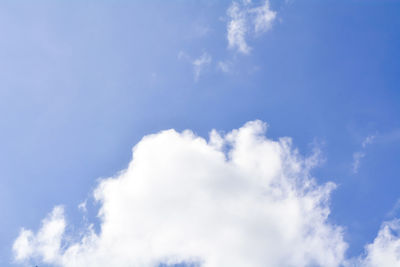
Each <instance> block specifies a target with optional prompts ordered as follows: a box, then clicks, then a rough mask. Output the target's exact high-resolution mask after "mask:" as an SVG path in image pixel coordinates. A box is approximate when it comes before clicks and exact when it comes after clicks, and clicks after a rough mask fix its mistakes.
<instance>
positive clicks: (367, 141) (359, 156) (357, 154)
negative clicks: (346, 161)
mask: <svg viewBox="0 0 400 267" xmlns="http://www.w3.org/2000/svg"><path fill="white" fill-rule="evenodd" d="M374 140H375V135H369V136H367V137H366V138H365V139H364V140H363V142H362V143H361V150H360V151H357V152H354V153H353V164H352V169H353V173H358V169H359V168H360V162H361V159H362V158H364V157H365V155H366V153H365V148H366V147H367V146H368V145H370V144H372V143H373V141H374Z"/></svg>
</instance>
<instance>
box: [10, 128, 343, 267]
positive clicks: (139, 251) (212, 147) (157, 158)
mask: <svg viewBox="0 0 400 267" xmlns="http://www.w3.org/2000/svg"><path fill="white" fill-rule="evenodd" d="M265 130H266V125H265V124H264V123H262V122H260V121H253V122H249V123H247V124H245V125H244V126H243V127H241V128H240V129H237V130H233V131H231V132H230V133H228V134H225V135H221V134H219V133H217V132H216V131H212V132H211V133H210V138H209V140H208V141H207V140H205V139H203V138H201V137H198V136H196V135H194V134H193V133H192V132H191V131H184V132H182V133H178V132H176V131H174V130H167V131H162V132H160V133H157V134H153V135H148V136H145V137H144V138H143V139H142V140H141V141H140V142H139V143H138V144H137V145H136V146H135V147H134V148H133V157H132V161H131V163H130V164H129V167H128V168H127V169H126V170H124V171H122V172H121V173H119V174H118V175H117V176H116V177H113V178H108V179H104V180H102V181H101V182H100V183H99V185H98V187H97V188H96V190H95V191H94V197H95V199H96V200H97V201H99V203H100V204H101V208H100V210H99V213H98V216H99V220H100V230H99V231H98V233H97V232H95V231H94V230H93V227H88V229H86V231H85V232H86V233H85V234H83V236H80V237H79V238H78V239H77V237H73V236H71V235H70V234H66V233H65V227H66V224H67V223H66V219H65V217H64V215H63V209H62V208H60V207H56V208H55V209H54V210H53V212H52V213H51V214H50V215H49V216H48V218H46V219H45V220H44V221H43V223H42V227H41V229H40V230H39V231H38V232H37V233H36V234H34V233H33V232H32V231H30V230H25V229H23V230H22V231H21V233H20V235H19V237H18V238H17V239H16V241H15V243H14V246H13V249H14V253H15V259H16V260H17V261H19V262H24V261H25V262H29V260H32V259H35V260H36V261H43V262H45V263H48V264H51V265H54V266H68V267H80V266H82V267H87V266H96V267H97V266H121V267H124V266H141V267H145V266H157V265H158V264H159V263H166V264H175V263H180V262H197V263H200V264H201V266H204V267H220V266H232V267H234V266H255V267H257V266H260V267H261V266H262V267H264V266H315V265H317V266H327V267H330V266H339V265H340V264H341V263H342V262H343V260H344V253H345V250H346V247H347V245H346V243H345V242H344V241H343V237H342V229H341V228H340V227H338V226H335V225H332V224H331V223H329V221H328V215H329V207H328V200H329V195H330V191H331V190H332V189H333V188H334V185H333V184H332V183H327V184H324V185H317V184H316V182H315V181H314V180H313V179H312V177H310V174H309V170H310V168H311V167H312V166H313V165H314V163H315V162H317V161H318V160H317V159H316V157H318V156H314V157H312V158H304V157H302V156H301V155H299V153H298V152H297V151H296V150H295V149H293V148H292V146H291V140H290V139H289V138H281V139H279V140H277V141H274V140H271V139H268V138H266V137H265V135H264V134H265ZM72 240H75V241H72Z"/></svg>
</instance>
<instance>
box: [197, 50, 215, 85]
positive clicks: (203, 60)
mask: <svg viewBox="0 0 400 267" xmlns="http://www.w3.org/2000/svg"><path fill="white" fill-rule="evenodd" d="M211 61H212V58H211V56H210V55H209V54H208V53H207V52H204V53H203V54H202V55H201V56H200V57H199V58H197V59H195V60H193V62H192V64H193V68H194V79H195V81H197V80H198V79H199V77H200V74H201V72H202V71H203V69H204V68H205V67H206V66H207V65H209V64H210V63H211Z"/></svg>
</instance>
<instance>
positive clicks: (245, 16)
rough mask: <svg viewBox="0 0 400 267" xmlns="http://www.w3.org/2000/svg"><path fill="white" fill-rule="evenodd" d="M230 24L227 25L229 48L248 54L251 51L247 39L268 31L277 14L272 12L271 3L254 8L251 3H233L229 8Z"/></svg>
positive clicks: (267, 2) (266, 2)
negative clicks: (249, 36) (251, 35)
mask: <svg viewBox="0 0 400 267" xmlns="http://www.w3.org/2000/svg"><path fill="white" fill-rule="evenodd" d="M227 14H228V16H229V22H228V25H227V39H228V47H229V48H232V49H237V51H239V52H241V53H244V54H248V53H249V52H250V50H251V48H250V46H249V45H248V44H247V41H246V37H247V36H248V35H249V34H260V33H263V32H266V31H268V30H269V29H270V28H271V26H272V22H273V21H274V20H275V18H276V12H275V11H273V10H271V8H270V5H269V1H268V0H266V1H265V2H264V4H263V5H261V6H255V7H253V5H252V3H251V1H243V2H242V3H238V2H233V3H232V4H231V6H230V7H229V8H228V11H227Z"/></svg>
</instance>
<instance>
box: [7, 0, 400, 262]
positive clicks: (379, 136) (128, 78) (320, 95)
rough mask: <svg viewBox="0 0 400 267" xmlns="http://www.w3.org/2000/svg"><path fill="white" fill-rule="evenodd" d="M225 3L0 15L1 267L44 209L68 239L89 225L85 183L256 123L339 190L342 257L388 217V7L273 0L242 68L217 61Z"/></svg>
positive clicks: (399, 53)
mask: <svg viewBox="0 0 400 267" xmlns="http://www.w3.org/2000/svg"><path fill="white" fill-rule="evenodd" d="M232 3H233V2H231V1H206V0H204V1H168V3H167V2H164V1H147V2H145V1H112V2H111V1H57V2H53V1H35V3H33V2H28V1H18V2H13V1H4V2H2V3H1V4H0V33H1V36H2V37H1V41H0V110H1V112H0V116H1V118H0V129H1V131H0V145H1V148H2V149H1V153H0V170H1V175H0V210H1V211H2V213H3V214H2V218H3V219H2V220H0V265H2V266H19V264H12V263H11V262H12V261H13V252H12V245H13V242H14V240H15V239H16V238H17V237H18V235H19V233H20V229H21V227H24V228H25V229H32V230H33V231H36V230H38V229H39V228H40V224H41V220H42V219H43V218H44V217H46V214H48V213H49V212H50V211H51V210H52V209H53V207H54V206H56V205H64V207H65V214H66V217H67V218H68V221H69V222H70V224H69V226H68V227H69V228H68V231H71V232H74V230H75V231H77V229H80V227H81V226H82V225H83V224H84V223H85V222H84V221H85V220H89V221H91V222H93V223H94V224H95V225H98V224H99V219H98V218H96V213H97V211H98V209H99V204H98V203H97V204H96V203H94V201H93V199H92V197H91V195H92V191H93V190H94V189H95V188H96V187H97V185H98V182H99V179H100V178H106V177H111V176H115V175H117V174H118V172H119V171H120V170H123V169H125V168H127V167H128V164H129V162H130V161H131V157H132V147H133V146H134V145H135V144H137V143H138V142H139V141H140V140H141V138H142V137H143V136H146V135H148V134H153V133H157V132H159V131H161V130H164V129H171V128H172V129H175V130H176V131H178V132H181V131H183V130H185V129H191V130H192V131H193V132H194V133H195V134H196V135H198V136H201V137H204V138H208V133H209V132H210V131H211V130H212V129H216V130H218V131H221V132H225V133H228V132H230V131H231V130H232V129H238V128H240V127H242V126H243V125H244V124H245V123H246V122H248V121H253V120H257V119H258V120H261V121H264V122H266V123H267V124H268V130H267V136H268V138H271V139H272V140H277V139H278V138H279V137H283V136H288V137H291V138H292V139H293V147H295V148H298V150H299V152H300V154H302V155H305V156H310V155H312V153H313V151H314V150H315V149H316V148H319V149H320V150H321V156H320V157H321V159H323V160H321V163H320V164H319V165H318V166H316V167H315V168H313V169H312V170H311V174H312V176H313V177H315V179H316V181H317V183H318V184H324V183H326V182H328V181H331V182H334V183H335V184H337V188H336V189H335V190H334V191H333V192H332V193H331V199H330V204H329V207H330V212H331V213H330V215H329V218H328V221H329V223H330V224H334V225H340V226H342V227H343V228H344V233H343V238H344V240H345V242H346V243H347V244H348V249H347V252H346V257H348V258H352V257H357V256H358V255H360V254H362V253H363V251H364V246H365V245H366V244H369V243H372V242H373V241H374V239H375V237H376V236H377V233H378V231H379V229H380V227H381V225H382V223H383V222H385V221H390V220H393V219H394V218H396V217H398V216H399V210H398V208H399V204H396V203H398V200H399V199H400V190H398V188H399V185H400V182H399V179H398V178H399V173H400V164H399V156H398V152H399V150H400V120H399V115H400V105H399V103H400V90H399V85H400V75H399V74H400V73H399V70H400V61H399V58H400V30H399V29H400V20H399V19H398V14H400V2H398V1H351V0H346V1H345V0H339V1H338V0H336V1H312V0H310V1H298V0H290V1H283V0H271V1H270V6H269V8H270V10H271V11H273V12H275V14H276V15H275V17H274V19H272V20H271V23H270V25H269V26H268V28H267V29H265V31H260V32H255V31H250V30H249V32H247V34H246V35H245V41H246V43H247V46H248V47H250V49H249V51H248V52H247V53H244V52H243V51H240V49H238V48H237V47H235V46H233V47H229V42H228V39H227V31H228V29H227V27H228V25H229V22H230V21H231V19H232V18H231V17H230V16H229V12H228V9H229V8H230V7H232V5H233V4H232ZM237 3H238V5H239V6H240V8H242V9H243V10H244V9H246V4H243V3H242V2H240V1H239V2H237ZM249 5H251V7H252V8H256V7H260V6H262V5H264V2H263V1H253V3H251V4H249ZM249 14H250V13H249ZM250 15H251V14H250ZM250 15H249V16H250ZM246 23H249V25H250V24H251V23H253V22H252V21H251V20H250V19H249V21H247V22H246ZM249 27H250V26H249ZM196 62H197V63H196ZM196 64H197V67H196ZM368 138H370V139H369V141H366V140H367V139H368ZM355 161H358V163H357V164H356V163H355ZM354 164H356V165H357V166H355V165H354ZM86 199H88V205H87V209H88V211H87V214H82V211H80V210H79V209H78V208H77V206H78V205H79V203H81V202H82V201H84V200H86ZM96 227H98V226H96ZM21 266H24V265H21Z"/></svg>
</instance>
